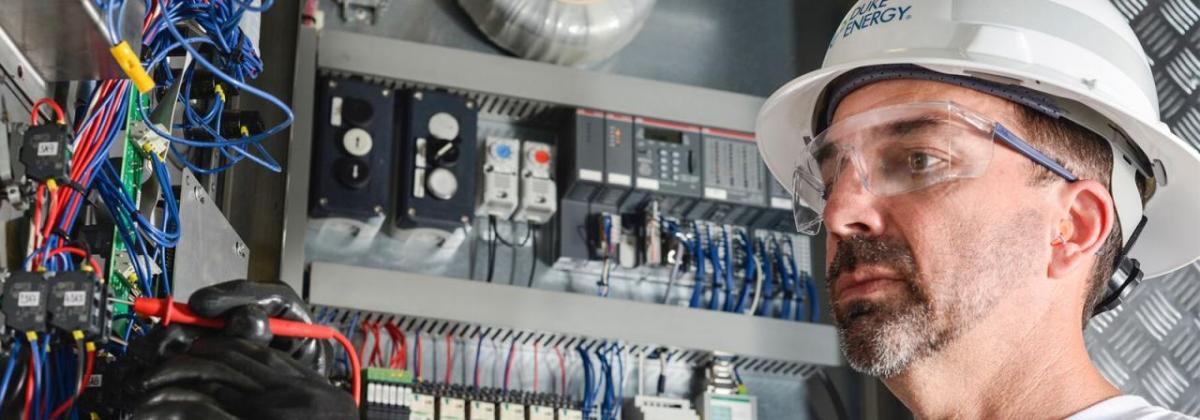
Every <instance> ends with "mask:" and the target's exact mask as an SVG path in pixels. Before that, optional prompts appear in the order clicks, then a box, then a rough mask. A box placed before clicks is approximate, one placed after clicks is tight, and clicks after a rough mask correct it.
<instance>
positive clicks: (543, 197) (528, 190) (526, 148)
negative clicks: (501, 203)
mask: <svg viewBox="0 0 1200 420" xmlns="http://www.w3.org/2000/svg"><path fill="white" fill-rule="evenodd" d="M553 151H554V149H552V148H551V147H550V145H548V144H545V143H538V142H532V141H525V142H523V143H521V159H520V160H521V190H520V194H521V200H520V207H518V208H517V214H516V216H514V220H517V221H528V222H530V223H534V224H542V223H546V222H548V221H550V217H552V216H554V213H555V212H556V211H558V193H557V187H556V186H555V185H554V180H553V179H552V178H551V177H550V176H551V174H553V173H554V171H553V168H554V153H553Z"/></svg>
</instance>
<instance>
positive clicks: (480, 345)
mask: <svg viewBox="0 0 1200 420" xmlns="http://www.w3.org/2000/svg"><path fill="white" fill-rule="evenodd" d="M477 334H478V333H477ZM482 352H483V334H479V342H477V343H475V389H476V390H478V389H479V354H480V353H482Z"/></svg>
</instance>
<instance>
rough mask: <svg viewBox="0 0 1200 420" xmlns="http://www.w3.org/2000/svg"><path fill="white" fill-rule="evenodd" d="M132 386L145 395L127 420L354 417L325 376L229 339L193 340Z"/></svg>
mask: <svg viewBox="0 0 1200 420" xmlns="http://www.w3.org/2000/svg"><path fill="white" fill-rule="evenodd" d="M170 328H176V327H174V326H171V327H168V329H170ZM135 385H136V386H137V387H138V388H140V389H143V390H146V393H145V394H142V395H145V397H144V398H143V399H142V400H141V401H140V403H139V404H137V406H136V408H135V409H133V410H132V414H133V415H132V417H130V418H131V419H142V420H151V419H268V420H273V419H349V418H355V417H357V409H356V407H355V405H354V400H353V399H352V398H351V397H350V394H349V393H347V392H346V391H344V390H342V389H340V388H337V387H335V386H333V385H332V384H330V383H329V381H328V380H326V379H325V377H323V376H320V375H318V374H317V373H316V372H313V371H312V370H311V369H309V368H308V367H307V366H305V365H303V364H301V363H299V362H298V361H296V360H295V359H293V358H291V357H290V356H289V355H288V354H286V353H284V352H282V351H279V350H276V349H273V348H270V347H266V346H263V345H261V344H258V343H255V342H252V341H249V340H245V339H241V338H235V337H229V336H222V335H209V336H204V337H200V338H197V339H196V340H195V341H193V342H192V344H191V345H190V346H189V348H188V350H187V352H186V353H183V354H180V355H176V356H174V357H172V358H170V359H168V360H167V361H166V362H165V363H163V364H162V365H160V366H159V367H158V368H157V369H155V370H153V371H151V372H150V373H149V374H148V375H146V376H144V377H143V378H141V379H140V380H139V381H137V382H136V384H135Z"/></svg>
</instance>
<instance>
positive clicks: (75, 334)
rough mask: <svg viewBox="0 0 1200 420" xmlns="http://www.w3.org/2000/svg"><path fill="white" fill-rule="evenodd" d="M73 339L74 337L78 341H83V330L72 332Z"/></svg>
mask: <svg viewBox="0 0 1200 420" xmlns="http://www.w3.org/2000/svg"><path fill="white" fill-rule="evenodd" d="M71 337H74V338H75V339H76V340H80V341H82V340H83V331H81V330H75V331H71Z"/></svg>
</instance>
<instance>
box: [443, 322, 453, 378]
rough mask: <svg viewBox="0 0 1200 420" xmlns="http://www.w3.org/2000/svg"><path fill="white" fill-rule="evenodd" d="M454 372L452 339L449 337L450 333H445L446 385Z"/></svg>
mask: <svg viewBox="0 0 1200 420" xmlns="http://www.w3.org/2000/svg"><path fill="white" fill-rule="evenodd" d="M453 372H454V339H453V338H451V337H450V333H446V381H445V382H446V384H449V383H450V378H451V375H452V373H453Z"/></svg>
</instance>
